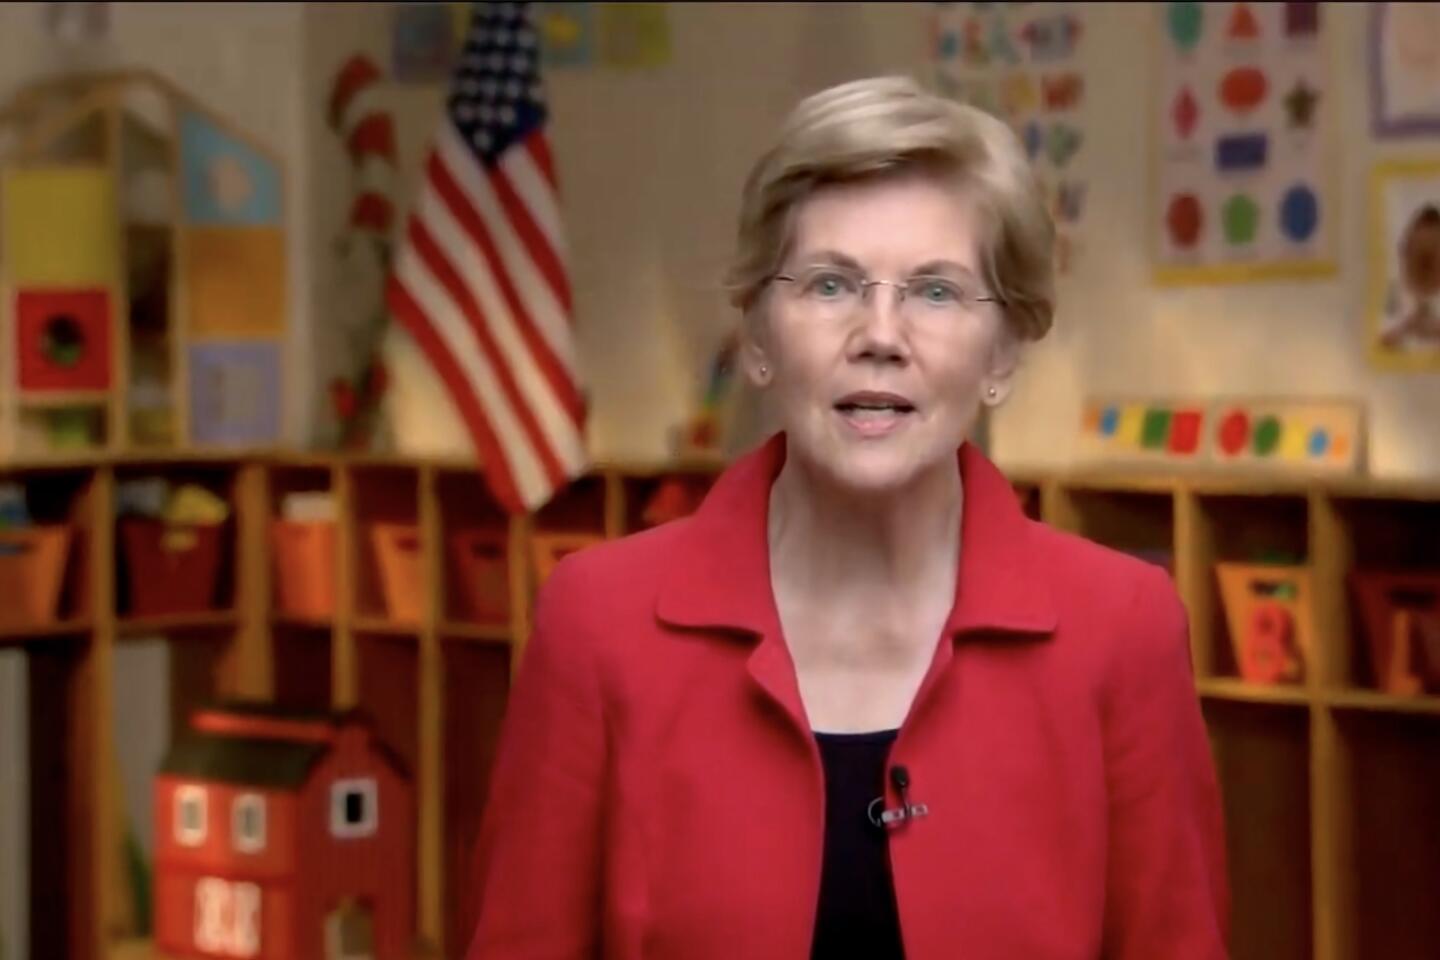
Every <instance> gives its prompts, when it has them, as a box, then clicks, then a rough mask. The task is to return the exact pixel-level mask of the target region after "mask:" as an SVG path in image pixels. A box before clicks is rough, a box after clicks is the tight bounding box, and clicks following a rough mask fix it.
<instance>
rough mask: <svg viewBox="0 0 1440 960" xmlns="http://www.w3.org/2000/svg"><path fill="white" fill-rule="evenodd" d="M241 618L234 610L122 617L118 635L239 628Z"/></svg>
mask: <svg viewBox="0 0 1440 960" xmlns="http://www.w3.org/2000/svg"><path fill="white" fill-rule="evenodd" d="M239 622H240V616H239V614H238V613H236V612H235V611H234V610H205V611H201V612H198V613H166V614H159V615H156V616H145V617H122V618H120V620H119V621H117V622H116V624H115V627H116V631H117V633H118V634H119V635H120V636H122V637H124V636H141V635H148V634H157V633H177V632H181V631H187V630H221V629H224V628H226V627H234V626H237V625H238V624H239Z"/></svg>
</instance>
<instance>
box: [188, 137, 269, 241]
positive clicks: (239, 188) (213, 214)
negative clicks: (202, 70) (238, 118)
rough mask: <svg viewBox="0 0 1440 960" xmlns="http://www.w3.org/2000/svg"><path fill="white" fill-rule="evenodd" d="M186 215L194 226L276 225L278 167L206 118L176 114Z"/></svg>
mask: <svg viewBox="0 0 1440 960" xmlns="http://www.w3.org/2000/svg"><path fill="white" fill-rule="evenodd" d="M180 156H181V166H182V167H183V169H184V189H185V218H186V220H187V221H188V222H190V223H192V224H197V225H218V226H247V227H256V226H277V227H278V226H279V225H280V211H281V202H280V170H279V168H278V167H276V165H275V163H274V162H273V161H271V160H270V159H269V158H268V157H266V156H264V155H262V154H261V153H260V151H258V150H256V149H255V148H254V147H252V146H250V145H249V144H246V143H242V142H240V141H239V140H237V139H236V138H235V137H233V136H231V135H230V134H229V133H226V132H225V131H224V130H221V129H220V128H219V127H217V126H215V124H213V123H211V122H210V121H209V120H208V119H206V118H205V117H202V116H200V115H199V114H197V113H191V112H189V111H186V112H185V113H184V114H183V115H182V116H181V118H180Z"/></svg>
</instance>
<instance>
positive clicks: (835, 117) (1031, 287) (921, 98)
mask: <svg viewBox="0 0 1440 960" xmlns="http://www.w3.org/2000/svg"><path fill="white" fill-rule="evenodd" d="M916 171H918V172H923V173H927V174H931V175H935V176H938V177H944V178H950V179H954V180H955V181H956V182H957V185H958V186H960V187H962V188H968V189H970V190H972V191H973V196H974V199H975V200H976V202H977V206H978V209H979V210H980V211H981V216H982V218H983V219H984V221H985V222H984V224H983V225H982V232H981V234H980V236H981V239H980V250H979V251H978V253H979V256H980V267H981V271H982V273H983V278H984V280H985V282H986V283H987V284H989V286H990V289H991V291H992V292H993V293H994V294H995V295H996V296H998V297H999V298H1001V300H1003V301H1004V304H1005V307H1004V309H1005V316H1006V320H1007V322H1008V323H1009V325H1010V327H1011V329H1012V330H1013V331H1014V332H1015V333H1016V334H1017V335H1018V336H1019V337H1020V338H1022V339H1030V340H1038V339H1040V338H1041V337H1043V336H1044V335H1045V333H1046V332H1047V331H1048V330H1049V329H1050V324H1051V321H1052V319H1053V316H1054V310H1055V305H1054V299H1055V292H1054V288H1055V268H1054V260H1053V248H1054V242H1055V227H1054V223H1053V222H1052V220H1051V218H1050V214H1049V211H1048V210H1047V209H1046V207H1045V202H1044V199H1043V197H1042V195H1041V191H1040V187H1039V184H1038V182H1037V181H1036V179H1035V175H1034V171H1033V169H1032V168H1031V166H1030V163H1029V161H1028V160H1027V159H1026V157H1025V152H1024V150H1023V149H1022V148H1021V146H1020V143H1019V141H1018V140H1017V139H1016V137H1015V135H1014V133H1013V132H1012V131H1011V130H1010V128H1009V127H1007V126H1006V125H1005V124H1004V123H1003V122H1001V121H1000V120H998V119H996V118H995V117H992V116H990V115H989V114H987V113H984V112H983V111H981V110H977V109H976V108H974V107H971V106H968V105H966V104H962V103H957V102H955V101H952V100H948V99H945V98H943V97H940V96H938V95H936V94H932V93H929V92H928V91H926V90H925V89H923V88H922V87H921V86H920V85H919V84H918V83H916V82H915V81H914V80H911V79H909V78H908V77H877V78H873V79H868V80H856V81H852V82H849V83H844V84H840V85H839V86H835V87H831V88H829V89H828V90H823V91H821V92H819V93H817V94H814V95H812V96H810V97H808V98H806V99H805V100H803V101H801V102H800V104H799V105H798V106H797V107H796V108H795V110H794V111H793V112H792V113H791V114H790V116H789V118H788V119H787V120H786V121H785V123H784V125H783V126H782V127H781V130H780V136H779V138H778V139H777V141H776V143H775V144H774V146H772V147H771V148H770V149H769V150H768V151H766V152H765V153H764V154H763V155H762V156H761V157H760V159H759V160H758V161H757V162H756V164H755V166H754V167H753V168H752V169H751V171H750V175H749V177H748V178H747V179H746V181H745V189H744V193H743V195H742V198H741V205H740V224H739V236H738V243H737V251H736V257H735V260H734V262H733V265H732V267H731V269H730V274H729V278H728V286H729V289H730V292H731V296H730V300H731V303H733V304H734V305H735V306H737V307H739V308H740V309H741V310H743V311H745V312H747V313H749V312H750V311H751V309H752V308H753V307H754V306H755V304H756V303H757V301H758V300H759V298H760V294H761V293H762V292H763V290H764V289H765V286H766V284H767V283H768V282H769V280H770V278H771V276H772V275H773V274H774V272H775V271H776V270H777V269H779V266H780V263H781V261H782V260H784V258H785V257H786V256H787V255H788V254H789V246H790V243H791V241H792V239H793V238H792V234H793V225H794V215H795V211H796V210H797V209H798V207H799V206H800V204H801V203H802V202H803V201H804V200H805V198H806V197H808V196H810V194H811V193H813V192H814V191H815V190H817V189H819V188H821V187H823V186H825V185H827V184H833V183H845V182H854V181H857V180H867V179H872V178H880V177H885V176H891V175H895V174H901V173H909V172H916Z"/></svg>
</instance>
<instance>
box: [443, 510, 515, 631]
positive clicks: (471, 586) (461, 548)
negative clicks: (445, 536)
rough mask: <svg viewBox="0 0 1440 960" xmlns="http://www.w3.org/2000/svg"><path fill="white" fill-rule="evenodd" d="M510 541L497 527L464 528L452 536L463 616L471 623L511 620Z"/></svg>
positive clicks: (452, 551)
mask: <svg viewBox="0 0 1440 960" xmlns="http://www.w3.org/2000/svg"><path fill="white" fill-rule="evenodd" d="M508 549H509V545H508V540H507V538H506V536H505V534H504V533H502V532H497V531H494V530H461V531H459V532H457V533H454V534H452V535H451V537H450V556H451V558H452V561H453V562H454V564H455V571H456V582H455V584H454V586H455V589H456V600H457V601H458V606H459V609H460V616H461V617H463V618H464V619H465V620H467V621H469V622H471V623H479V624H485V625H494V626H504V625H505V624H508V623H509V622H510V563H509V555H508Z"/></svg>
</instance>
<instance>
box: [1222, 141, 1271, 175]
mask: <svg viewBox="0 0 1440 960" xmlns="http://www.w3.org/2000/svg"><path fill="white" fill-rule="evenodd" d="M1269 148H1270V141H1269V138H1268V137H1266V136H1265V134H1263V133H1240V134H1235V135H1233V136H1229V137H1221V138H1220V139H1219V140H1217V141H1216V143H1215V166H1216V168H1217V169H1219V170H1222V171H1224V172H1226V173H1235V172H1236V171H1240V170H1255V169H1257V168H1259V167H1263V166H1265V158H1266V156H1267V154H1268V153H1269Z"/></svg>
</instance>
